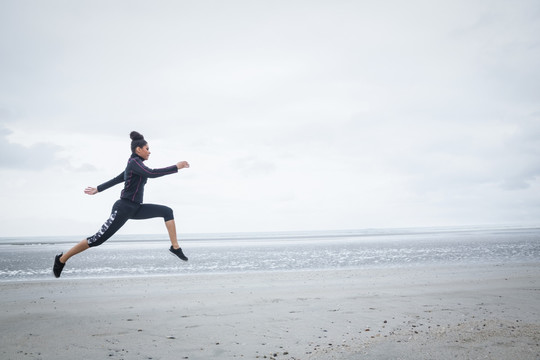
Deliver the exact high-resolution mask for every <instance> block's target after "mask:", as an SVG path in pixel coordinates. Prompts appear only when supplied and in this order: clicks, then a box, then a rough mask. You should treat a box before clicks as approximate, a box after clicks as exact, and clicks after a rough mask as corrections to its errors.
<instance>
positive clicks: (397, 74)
mask: <svg viewBox="0 0 540 360" xmlns="http://www.w3.org/2000/svg"><path fill="white" fill-rule="evenodd" d="M539 34H540V3H539V2H538V1H536V0H531V1H521V0H518V1H468V0H467V1H465V0H452V1H428V0H426V1H418V0H412V1H360V0H358V1H339V0H331V1H330V0H328V1H315V0H309V1H307V0H306V1H295V0H289V1H275V0H272V1H254V0H250V1H247V0H246V1H205V0H192V1H181V0H178V1H133V0H129V1H96V0H92V1H19V0H1V1H0V154H1V156H0V176H1V181H2V186H1V188H0V198H1V199H2V207H1V208H0V217H1V219H2V220H1V224H2V226H1V227H0V236H17V235H21V236H28V235H32V236H33V235H46V236H55V235H74V236H88V235H91V234H93V233H95V232H96V231H97V230H98V229H99V227H100V226H101V224H102V223H103V222H104V220H105V219H107V218H108V215H109V212H110V208H111V206H112V204H113V203H114V201H115V200H117V199H118V198H119V194H120V191H121V185H119V186H117V187H114V188H111V189H109V190H107V191H105V192H103V193H100V194H98V195H95V196H88V195H85V194H84V193H83V190H84V188H85V187H86V186H97V185H99V184H101V183H103V182H105V181H107V180H109V179H111V178H112V177H114V176H116V175H118V174H119V173H120V172H121V171H123V169H124V167H125V164H126V161H127V159H128V157H129V155H130V148H129V145H130V139H129V133H130V131H132V130H137V131H139V132H141V133H142V134H144V135H145V137H146V139H147V140H148V142H149V145H150V150H151V152H152V155H151V156H150V159H149V160H148V161H147V162H146V164H147V165H148V166H150V167H153V168H157V167H164V166H168V165H172V164H175V163H176V162H177V161H180V160H187V161H189V162H190V164H191V168H190V169H184V170H181V171H180V172H179V174H177V175H172V176H167V177H163V178H160V179H150V180H149V182H148V184H147V186H146V192H145V202H147V203H161V204H166V205H169V206H171V207H172V208H173V209H174V211H175V216H176V220H177V226H178V229H179V232H180V233H207V232H244V231H286V230H330V229H362V228H374V227H375V228H377V227H383V228H387V227H413V226H453V225H456V226H461V225H486V224H488V225H489V224H490V225H518V226H521V225H525V226H527V225H540V66H539V64H540V35H539ZM121 233H123V234H130V233H165V228H164V226H163V224H162V220H158V219H155V220H148V221H144V222H141V221H139V222H137V221H132V222H130V223H128V224H127V225H126V226H125V228H124V229H122V231H121Z"/></svg>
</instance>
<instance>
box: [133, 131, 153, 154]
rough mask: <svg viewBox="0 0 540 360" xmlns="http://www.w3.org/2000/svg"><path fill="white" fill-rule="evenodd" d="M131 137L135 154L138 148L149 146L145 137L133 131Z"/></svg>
mask: <svg viewBox="0 0 540 360" xmlns="http://www.w3.org/2000/svg"><path fill="white" fill-rule="evenodd" d="M129 137H130V138H131V152H132V153H135V149H136V148H138V147H141V148H142V147H143V146H144V145H146V144H148V143H147V142H146V140H144V136H142V135H141V134H139V133H138V132H136V131H132V132H131V134H129Z"/></svg>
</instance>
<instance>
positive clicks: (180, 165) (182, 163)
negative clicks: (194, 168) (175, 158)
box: [176, 161, 189, 170]
mask: <svg viewBox="0 0 540 360" xmlns="http://www.w3.org/2000/svg"><path fill="white" fill-rule="evenodd" d="M176 167H177V168H178V170H180V169H183V168H188V167H189V163H188V162H187V161H180V162H179V163H177V164H176Z"/></svg>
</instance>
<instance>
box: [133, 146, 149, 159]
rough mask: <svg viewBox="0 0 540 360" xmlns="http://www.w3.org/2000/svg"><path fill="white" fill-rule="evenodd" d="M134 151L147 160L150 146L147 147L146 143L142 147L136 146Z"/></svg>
mask: <svg viewBox="0 0 540 360" xmlns="http://www.w3.org/2000/svg"><path fill="white" fill-rule="evenodd" d="M135 153H136V154H137V155H139V156H140V157H142V158H143V159H144V160H148V158H149V157H150V148H149V147H148V144H146V145H144V146H143V147H138V148H136V149H135Z"/></svg>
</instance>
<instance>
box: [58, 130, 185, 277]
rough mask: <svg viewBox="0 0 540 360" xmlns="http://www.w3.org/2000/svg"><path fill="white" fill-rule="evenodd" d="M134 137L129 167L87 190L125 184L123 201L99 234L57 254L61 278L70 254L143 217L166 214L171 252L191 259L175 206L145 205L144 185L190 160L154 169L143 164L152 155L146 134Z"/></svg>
mask: <svg viewBox="0 0 540 360" xmlns="http://www.w3.org/2000/svg"><path fill="white" fill-rule="evenodd" d="M130 138H131V152H132V154H131V157H130V158H129V160H128V163H127V166H126V170H124V171H123V172H122V173H121V174H120V175H118V176H117V177H115V178H114V179H111V180H109V181H107V182H106V183H103V184H101V185H99V186H98V187H97V188H94V187H87V188H86V189H85V190H84V192H85V193H86V194H88V195H95V194H97V193H98V192H102V191H104V190H106V189H108V188H110V187H112V186H114V185H117V184H120V183H124V189H123V190H122V193H121V195H120V200H118V201H117V202H115V203H114V205H113V207H112V211H111V216H110V217H109V219H107V221H106V222H105V224H103V226H102V227H101V229H100V230H99V231H98V232H97V233H96V234H94V235H92V236H90V237H88V238H86V239H84V240H82V241H81V242H80V243H78V244H77V245H75V246H74V247H72V248H71V249H70V250H69V251H68V252H66V253H65V254H63V253H62V254H59V255H56V257H55V258H54V265H53V273H54V276H56V277H57V278H58V277H60V274H61V273H62V269H63V268H64V265H65V264H66V261H68V259H69V258H70V257H72V256H73V255H76V254H78V253H81V252H83V251H84V250H86V249H89V248H91V247H94V246H99V245H101V244H103V243H104V242H105V241H106V240H107V239H109V238H110V237H111V236H113V235H114V233H116V232H117V231H118V230H119V229H120V228H121V227H122V226H123V225H124V224H125V223H126V222H127V221H128V220H129V219H137V220H142V219H150V218H157V217H162V218H163V220H164V221H165V226H166V228H167V232H168V233H169V238H170V240H171V247H170V249H169V251H170V252H171V253H173V254H174V255H176V256H178V257H179V258H180V259H182V260H184V261H187V260H188V258H187V257H186V256H185V255H184V253H183V252H182V249H181V248H180V246H179V245H178V240H177V239H176V225H175V223H174V216H173V211H172V209H171V208H169V207H167V206H163V205H154V204H143V194H144V185H145V184H146V181H147V180H148V178H157V177H160V176H164V175H169V174H175V173H177V172H178V170H180V169H183V168H189V164H188V162H187V161H180V162H179V163H177V164H176V165H172V166H169V167H166V168H162V169H150V168H148V167H147V166H145V165H144V164H143V161H144V160H148V157H149V156H150V149H149V147H148V143H147V142H146V140H144V137H143V136H142V135H141V134H139V133H138V132H136V131H132V132H131V134H130Z"/></svg>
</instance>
